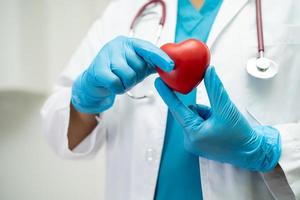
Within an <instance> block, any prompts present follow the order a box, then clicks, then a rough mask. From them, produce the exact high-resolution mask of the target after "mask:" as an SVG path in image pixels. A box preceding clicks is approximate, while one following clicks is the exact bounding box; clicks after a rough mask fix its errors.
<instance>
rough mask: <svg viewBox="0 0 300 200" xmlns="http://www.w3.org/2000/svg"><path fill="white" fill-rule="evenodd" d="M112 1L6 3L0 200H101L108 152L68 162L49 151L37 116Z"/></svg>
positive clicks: (0, 33)
mask: <svg viewBox="0 0 300 200" xmlns="http://www.w3.org/2000/svg"><path fill="white" fill-rule="evenodd" d="M107 1H108V0H26V1H25V0H0V44H1V45H0V199H1V200H2V199H3V200H21V199H22V200H77V199H78V200H82V199H88V200H101V199H103V197H102V195H103V180H104V175H105V171H104V152H103V151H102V152H100V154H99V155H98V156H97V157H96V158H95V159H93V160H87V161H67V160H62V159H60V158H58V157H57V156H56V155H54V154H53V153H52V151H51V150H50V149H49V147H48V146H47V145H46V143H45V141H44V139H43V135H42V132H41V125H40V124H41V119H40V116H39V109H40V107H41V105H42V103H43V102H44V100H45V98H46V94H47V92H48V91H49V90H50V88H51V85H52V84H53V82H54V80H55V78H56V77H57V75H58V73H59V71H60V70H61V69H62V68H63V67H64V65H65V64H66V63H67V61H68V59H69V58H70V55H71V54H72V52H73V51H74V50H75V48H76V46H77V45H78V44H79V43H80V41H81V39H82V37H83V36H84V35H85V33H86V32H87V30H88V27H89V26H90V25H91V24H92V22H93V21H94V20H95V19H96V18H97V17H98V16H100V15H101V13H102V11H103V9H104V8H105V6H106V5H107Z"/></svg>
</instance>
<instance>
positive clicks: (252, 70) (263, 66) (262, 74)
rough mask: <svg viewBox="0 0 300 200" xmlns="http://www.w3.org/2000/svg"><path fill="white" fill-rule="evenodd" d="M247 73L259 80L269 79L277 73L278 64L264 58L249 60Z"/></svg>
mask: <svg viewBox="0 0 300 200" xmlns="http://www.w3.org/2000/svg"><path fill="white" fill-rule="evenodd" d="M247 72H248V73H249V74H250V75H251V76H253V77H255V78H259V79H271V78H273V77H274V76H276V74H277V73H278V64H277V63H276V62H275V61H273V60H270V59H268V58H265V57H261V58H251V59H249V60H248V62H247Z"/></svg>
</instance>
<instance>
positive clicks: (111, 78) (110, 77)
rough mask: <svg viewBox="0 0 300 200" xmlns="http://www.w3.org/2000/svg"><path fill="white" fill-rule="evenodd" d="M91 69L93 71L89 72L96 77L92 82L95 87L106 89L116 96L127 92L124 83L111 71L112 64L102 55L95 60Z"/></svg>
mask: <svg viewBox="0 0 300 200" xmlns="http://www.w3.org/2000/svg"><path fill="white" fill-rule="evenodd" d="M90 67H91V68H92V69H91V70H89V72H90V73H93V74H92V76H93V77H94V78H93V80H91V81H93V82H94V84H95V86H100V87H105V88H107V89H109V90H111V91H112V92H113V93H115V94H121V93H124V92H125V88H124V86H123V83H122V81H121V80H120V78H119V77H118V76H117V75H115V74H114V73H113V72H112V71H111V69H110V63H109V62H108V60H107V59H106V58H103V56H101V54H99V55H98V56H97V57H96V58H95V59H94V61H93V63H92V64H91V66H90Z"/></svg>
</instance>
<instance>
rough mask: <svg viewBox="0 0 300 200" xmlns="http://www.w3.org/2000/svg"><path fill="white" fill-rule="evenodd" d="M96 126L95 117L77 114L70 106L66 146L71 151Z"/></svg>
mask: <svg viewBox="0 0 300 200" xmlns="http://www.w3.org/2000/svg"><path fill="white" fill-rule="evenodd" d="M96 126H97V120H96V115H93V114H84V113H80V112H78V111H77V110H76V109H75V108H74V107H73V105H72V104H70V119H69V128H68V146H69V149H70V150H73V149H74V148H75V147H76V146H77V145H78V144H79V143H80V142H81V141H83V140H84V139H85V138H86V137H87V136H88V135H89V134H90V133H91V132H92V131H93V130H94V129H95V127H96Z"/></svg>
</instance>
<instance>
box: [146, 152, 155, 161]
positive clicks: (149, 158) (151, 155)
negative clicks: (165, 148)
mask: <svg viewBox="0 0 300 200" xmlns="http://www.w3.org/2000/svg"><path fill="white" fill-rule="evenodd" d="M155 160H156V152H155V150H154V149H153V148H147V150H146V161H147V162H148V163H151V162H153V161H155Z"/></svg>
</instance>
